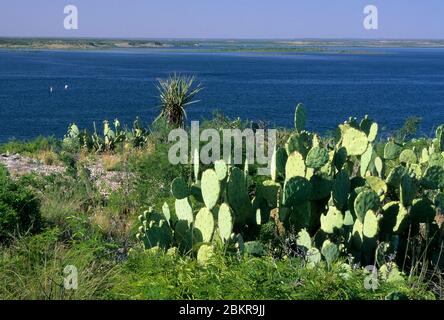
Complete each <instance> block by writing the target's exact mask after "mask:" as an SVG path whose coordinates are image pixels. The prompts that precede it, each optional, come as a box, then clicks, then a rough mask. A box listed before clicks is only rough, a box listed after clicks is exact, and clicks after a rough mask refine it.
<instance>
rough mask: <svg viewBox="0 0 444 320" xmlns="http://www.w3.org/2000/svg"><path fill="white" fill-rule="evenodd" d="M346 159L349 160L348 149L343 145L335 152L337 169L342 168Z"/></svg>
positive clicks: (334, 157) (334, 161)
mask: <svg viewBox="0 0 444 320" xmlns="http://www.w3.org/2000/svg"><path fill="white" fill-rule="evenodd" d="M346 161H347V149H345V148H344V147H341V148H339V149H338V150H336V151H335V154H334V156H333V163H334V165H335V167H336V169H337V170H341V169H342V167H343V166H344V164H345V162H346Z"/></svg>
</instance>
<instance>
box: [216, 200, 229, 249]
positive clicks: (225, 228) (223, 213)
mask: <svg viewBox="0 0 444 320" xmlns="http://www.w3.org/2000/svg"><path fill="white" fill-rule="evenodd" d="M217 224H218V226H219V234H220V237H221V239H222V240H223V241H224V242H228V240H229V239H230V237H231V234H232V233H233V213H232V212H231V208H230V206H229V205H228V204H226V203H222V205H221V206H220V208H219V213H218V216H217Z"/></svg>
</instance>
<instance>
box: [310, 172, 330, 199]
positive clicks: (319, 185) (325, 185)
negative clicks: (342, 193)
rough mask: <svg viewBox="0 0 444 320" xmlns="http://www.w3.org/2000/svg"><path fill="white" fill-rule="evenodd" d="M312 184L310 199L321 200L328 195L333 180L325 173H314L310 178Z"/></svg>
mask: <svg viewBox="0 0 444 320" xmlns="http://www.w3.org/2000/svg"><path fill="white" fill-rule="evenodd" d="M310 183H311V186H312V190H313V191H312V193H311V199H312V200H322V199H325V198H328V197H329V196H330V193H331V190H332V184H333V182H332V181H331V179H330V178H329V177H328V175H326V174H315V175H313V176H312V177H311V178H310Z"/></svg>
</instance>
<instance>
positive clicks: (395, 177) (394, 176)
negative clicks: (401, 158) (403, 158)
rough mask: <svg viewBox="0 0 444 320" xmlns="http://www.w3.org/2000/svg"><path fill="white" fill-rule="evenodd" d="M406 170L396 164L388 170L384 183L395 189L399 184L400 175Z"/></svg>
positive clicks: (405, 172) (406, 171)
mask: <svg viewBox="0 0 444 320" xmlns="http://www.w3.org/2000/svg"><path fill="white" fill-rule="evenodd" d="M407 173H408V170H407V168H406V167H404V166H396V167H394V168H393V169H392V171H390V174H389V175H388V177H387V179H386V183H387V185H388V186H389V187H390V188H393V189H397V188H398V187H399V185H400V184H401V179H402V176H403V175H405V174H407Z"/></svg>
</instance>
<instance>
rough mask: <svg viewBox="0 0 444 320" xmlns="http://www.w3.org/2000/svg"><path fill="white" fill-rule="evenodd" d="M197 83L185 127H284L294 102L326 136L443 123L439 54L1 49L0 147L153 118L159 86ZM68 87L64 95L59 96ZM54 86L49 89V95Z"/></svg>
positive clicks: (442, 58) (443, 70)
mask: <svg viewBox="0 0 444 320" xmlns="http://www.w3.org/2000/svg"><path fill="white" fill-rule="evenodd" d="M172 72H180V73H186V74H193V75H196V77H197V78H198V80H200V82H202V83H203V85H204V86H205V89H204V91H202V92H201V93H200V94H199V96H198V98H199V99H200V100H201V102H199V103H197V104H194V105H192V106H191V107H190V108H189V110H188V117H189V119H193V120H198V119H200V118H202V117H206V118H209V117H211V115H212V112H213V110H215V109H219V110H221V111H223V113H224V114H226V115H227V116H230V117H241V118H243V119H247V118H248V119H252V120H264V121H267V122H269V123H270V124H276V125H279V126H291V125H292V122H293V111H294V107H295V105H296V104H297V103H298V102H302V103H304V104H305V106H306V108H307V109H308V116H309V118H308V128H309V129H310V130H316V131H319V132H324V131H326V130H330V129H333V128H335V126H336V125H337V124H339V123H340V122H343V121H344V120H346V119H347V118H348V116H352V115H353V116H357V117H362V116H364V115H365V114H368V115H369V116H370V117H372V118H374V119H375V120H377V121H378V122H379V123H380V125H381V126H382V127H383V129H384V130H385V131H386V132H387V131H390V130H394V129H396V128H398V127H399V126H401V125H402V123H403V121H404V120H405V118H406V117H408V116H420V117H422V119H423V122H422V126H421V132H422V133H424V134H427V135H430V134H431V132H432V130H433V129H434V128H435V127H436V126H437V125H438V124H440V123H444V49H376V50H374V49H373V50H371V49H369V52H368V53H365V54H363V53H357V54H327V53H326V54H301V53H275V54H271V53H211V52H208V53H202V52H189V51H180V52H177V51H176V52H171V51H165V50H162V51H159V50H144V49H137V50H127V51H106V52H105V51H101V52H98V51H95V52H92V51H88V52H86V51H84V52H73V51H68V52H67V51H7V50H2V51H0V142H5V141H7V140H9V139H12V138H17V139H29V138H33V137H36V136H38V135H56V136H58V137H62V136H63V134H64V133H65V132H66V129H67V126H68V125H69V123H71V122H75V123H77V124H78V125H79V126H80V127H88V128H91V126H92V123H93V122H94V121H95V122H96V123H101V122H102V121H103V120H104V119H109V120H113V119H114V118H116V117H117V118H119V119H120V120H121V122H122V123H127V124H129V125H130V124H131V123H132V121H133V120H134V119H135V117H136V116H137V115H139V116H140V117H141V118H142V119H143V120H144V122H145V123H149V122H150V121H152V120H153V119H154V118H155V116H156V115H157V113H158V109H156V108H155V106H156V105H158V101H157V92H156V89H155V87H154V85H155V82H156V79H158V78H164V77H167V76H168V74H170V73H172ZM65 84H68V85H69V90H67V91H65V90H64V86H65ZM50 86H52V87H53V88H54V91H53V92H52V93H50V92H49V87H50Z"/></svg>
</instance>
